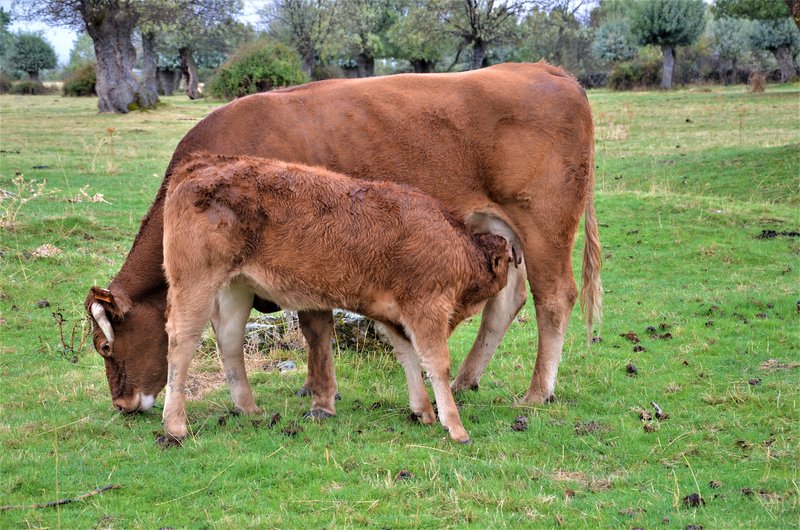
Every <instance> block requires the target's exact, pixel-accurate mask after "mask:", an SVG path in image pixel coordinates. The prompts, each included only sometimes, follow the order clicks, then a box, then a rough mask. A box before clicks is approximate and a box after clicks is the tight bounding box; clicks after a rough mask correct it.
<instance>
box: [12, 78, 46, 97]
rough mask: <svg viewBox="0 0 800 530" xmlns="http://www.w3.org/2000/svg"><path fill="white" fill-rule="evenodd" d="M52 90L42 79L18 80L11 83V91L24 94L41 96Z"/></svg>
mask: <svg viewBox="0 0 800 530" xmlns="http://www.w3.org/2000/svg"><path fill="white" fill-rule="evenodd" d="M50 92H51V90H50V89H49V88H47V87H46V86H44V85H43V84H42V83H41V81H18V82H16V83H14V84H13V85H11V93H12V94H16V95H23V96H40V95H42V94H49V93H50Z"/></svg>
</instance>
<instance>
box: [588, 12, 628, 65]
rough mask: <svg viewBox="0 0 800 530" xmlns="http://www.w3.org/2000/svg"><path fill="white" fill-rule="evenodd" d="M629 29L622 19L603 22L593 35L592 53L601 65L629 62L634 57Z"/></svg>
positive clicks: (626, 22) (625, 21)
mask: <svg viewBox="0 0 800 530" xmlns="http://www.w3.org/2000/svg"><path fill="white" fill-rule="evenodd" d="M636 52H637V50H636V45H635V43H634V42H633V36H632V35H631V28H630V24H628V21H627V20H626V19H624V18H614V19H610V20H608V21H607V22H604V23H603V24H602V25H601V26H600V27H599V28H597V31H596V32H595V34H594V41H593V42H592V53H594V56H595V57H596V58H597V59H598V60H599V61H601V62H603V63H607V64H608V63H616V62H619V61H629V60H631V59H633V58H634V57H636Z"/></svg>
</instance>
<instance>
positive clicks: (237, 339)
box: [211, 284, 261, 414]
mask: <svg viewBox="0 0 800 530" xmlns="http://www.w3.org/2000/svg"><path fill="white" fill-rule="evenodd" d="M252 306H253V292H252V291H251V290H250V289H248V288H247V287H245V286H243V285H236V284H232V285H230V286H228V287H226V288H224V289H221V290H220V291H219V292H218V293H217V298H216V300H215V302H214V310H213V311H212V313H211V325H212V326H213V328H214V334H215V335H216V336H217V346H218V347H219V352H220V358H221V359H222V368H223V370H224V371H225V377H226V379H227V380H228V385H229V386H230V388H231V398H232V399H233V404H234V406H235V407H236V409H237V410H239V411H241V412H244V413H245V414H261V409H259V408H258V407H257V406H256V402H255V400H254V399H253V390H252V388H251V387H250V381H248V379H247V370H246V369H245V366H244V329H245V325H246V324H247V317H248V316H250V308H251V307H252Z"/></svg>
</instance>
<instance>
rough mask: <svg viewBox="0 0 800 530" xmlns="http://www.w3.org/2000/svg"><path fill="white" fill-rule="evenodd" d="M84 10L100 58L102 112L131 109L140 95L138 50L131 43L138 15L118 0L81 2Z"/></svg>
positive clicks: (98, 104)
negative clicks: (136, 75)
mask: <svg viewBox="0 0 800 530" xmlns="http://www.w3.org/2000/svg"><path fill="white" fill-rule="evenodd" d="M80 9H81V16H82V17H83V21H84V23H85V24H86V32H87V33H88V34H89V36H90V37H92V42H93V43H94V54H95V56H96V59H97V63H96V72H97V85H96V91H97V98H98V101H97V107H98V108H99V109H100V112H116V113H123V114H124V113H126V112H129V111H130V110H131V109H132V108H134V107H135V105H138V104H139V96H140V91H139V85H138V83H137V82H136V78H134V77H133V65H134V62H135V61H136V49H135V48H134V47H133V43H132V42H131V36H132V35H133V30H134V28H135V27H136V22H137V20H138V15H137V14H136V13H135V12H133V11H128V10H126V9H124V8H120V7H119V6H118V5H117V2H102V3H101V2H81V8H80Z"/></svg>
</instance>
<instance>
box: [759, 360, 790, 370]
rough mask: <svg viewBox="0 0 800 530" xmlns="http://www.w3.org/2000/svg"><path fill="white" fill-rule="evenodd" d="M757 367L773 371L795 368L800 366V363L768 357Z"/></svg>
mask: <svg viewBox="0 0 800 530" xmlns="http://www.w3.org/2000/svg"><path fill="white" fill-rule="evenodd" d="M758 367H759V368H760V369H761V370H764V371H765V372H775V371H777V370H794V369H795V368H800V363H797V362H791V363H785V362H783V361H779V360H778V359H769V360H767V361H764V362H763V363H761V364H760V365H759V366H758Z"/></svg>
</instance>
